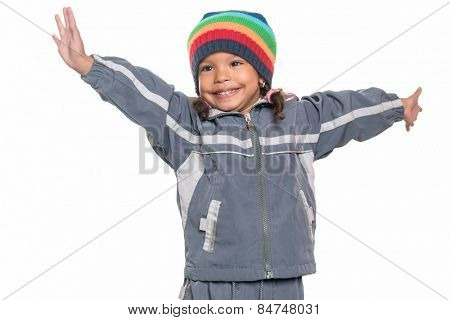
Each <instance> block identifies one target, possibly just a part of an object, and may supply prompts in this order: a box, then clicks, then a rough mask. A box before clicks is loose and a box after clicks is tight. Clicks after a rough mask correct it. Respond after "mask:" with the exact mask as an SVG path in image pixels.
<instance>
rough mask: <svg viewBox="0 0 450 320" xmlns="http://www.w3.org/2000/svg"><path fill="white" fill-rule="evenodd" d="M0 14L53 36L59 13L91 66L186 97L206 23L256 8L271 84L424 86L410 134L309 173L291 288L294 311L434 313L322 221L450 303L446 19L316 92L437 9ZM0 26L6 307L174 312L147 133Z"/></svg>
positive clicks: (33, 8) (180, 5) (0, 283)
mask: <svg viewBox="0 0 450 320" xmlns="http://www.w3.org/2000/svg"><path fill="white" fill-rule="evenodd" d="M6 4H8V5H9V6H11V7H12V8H14V9H15V10H17V11H18V12H19V13H20V14H22V15H24V16H25V17H27V18H28V19H30V20H31V21H33V22H34V23H35V24H36V25H38V26H39V27H41V28H42V29H44V30H45V31H47V32H49V33H57V28H56V23H55V20H54V14H56V13H58V14H60V16H61V17H62V7H63V6H69V5H70V6H71V7H72V9H73V11H74V13H75V17H76V19H77V24H78V27H79V29H80V32H81V36H82V38H83V41H84V44H85V49H86V52H87V53H88V54H92V53H96V54H99V55H102V56H118V57H122V58H126V59H127V60H129V61H130V62H131V63H133V64H135V65H139V66H143V67H146V68H148V69H150V70H152V71H153V72H155V73H156V74H158V75H159V76H161V77H162V78H163V79H164V80H166V81H167V82H168V83H171V84H174V85H175V87H176V89H177V90H179V91H183V92H184V93H186V94H188V95H191V96H193V95H194V94H195V92H194V83H193V80H192V75H191V73H190V68H189V61H188V56H187V50H186V41H187V37H188V35H189V33H190V31H191V30H192V28H193V27H194V26H195V25H196V24H197V23H198V22H199V21H200V19H201V18H202V15H203V14H204V13H206V12H208V11H220V10H228V9H239V10H247V11H258V12H260V13H262V14H263V15H264V16H265V17H266V18H267V20H268V22H269V24H270V26H271V27H272V28H273V30H274V32H275V35H276V39H277V45H278V50H277V62H276V64H275V74H274V78H273V86H274V87H282V88H284V89H285V90H286V91H290V92H294V93H296V94H297V95H298V96H304V95H309V94H312V93H313V92H315V91H316V90H318V89H319V88H320V91H323V90H345V89H352V90H356V89H363V88H368V87H371V86H375V87H379V88H382V89H383V90H385V91H387V92H392V93H397V94H398V95H399V97H408V96H409V95H411V94H412V93H413V92H414V91H415V90H416V89H417V87H418V86H421V87H422V89H423V93H422V95H421V97H420V100H419V103H420V105H421V106H422V108H423V112H422V113H420V114H419V117H418V120H417V121H416V124H415V126H414V127H412V129H411V131H410V132H406V129H405V126H404V122H397V123H395V124H394V125H393V126H392V127H391V128H389V129H388V130H386V131H385V132H383V133H382V134H381V135H379V136H377V137H375V138H373V139H371V140H369V141H365V142H363V143H358V142H356V141H351V142H350V143H349V144H347V145H346V146H345V147H343V148H339V149H335V150H334V152H333V153H332V154H331V155H330V156H328V157H327V158H325V159H323V160H320V161H317V162H315V170H316V180H315V185H316V199H317V206H318V207H317V211H318V215H319V216H318V219H317V230H316V260H317V273H316V274H314V275H309V276H306V277H304V286H305V297H306V299H311V300H317V299H332V300H334V299H340V300H348V301H356V300H366V299H367V300H370V299H381V300H397V299H402V300H403V299H407V300H409V299H413V300H428V301H429V300H437V301H439V300H443V298H442V297H441V296H439V295H438V294H436V293H435V292H433V291H432V290H430V289H429V288H427V287H426V286H424V285H423V284H421V283H420V282H418V281H416V280H415V279H413V278H412V277H411V276H409V275H408V274H406V273H405V272H403V271H401V270H400V269H399V268H397V267H395V266H393V265H392V264H391V263H389V262H387V261H386V260H385V259H383V258H382V257H380V256H379V255H377V254H375V253H374V252H373V251H371V250H369V249H368V248H367V247H366V246H364V245H362V244H361V243H360V242H358V241H356V240H355V239H353V238H352V237H351V236H349V235H348V234H346V233H345V232H343V231H342V230H340V229H339V228H337V227H336V226H334V225H333V224H331V223H330V222H329V221H327V220H326V219H325V218H327V219H329V220H331V221H333V222H334V223H335V224H337V225H338V226H340V227H341V228H343V229H345V230H346V231H347V232H349V233H350V234H352V235H353V236H354V237H356V238H358V239H360V240H361V241H363V242H364V243H366V244H367V245H369V246H370V247H372V248H373V249H375V250H376V251H377V252H379V253H381V254H382V255H383V256H385V257H386V258H388V259H390V260H391V261H393V262H394V263H396V264H397V265H398V266H400V267H401V268H403V269H404V270H406V271H407V272H409V273H410V274H411V275H413V276H414V277H416V278H418V279H420V280H421V281H422V282H424V283H426V284H427V285H428V286H430V287H432V288H433V289H435V290H436V291H438V292H439V293H440V294H442V295H444V296H446V297H449V296H450V275H449V272H448V270H450V264H449V257H450V255H449V243H450V237H449V234H450V232H449V213H450V210H449V209H450V208H449V195H450V193H449V187H448V181H450V175H449V169H448V168H449V165H448V163H449V154H450V151H449V150H450V149H449V143H448V139H449V129H448V119H449V116H450V111H449V108H450V105H449V103H448V93H449V86H450V78H449V72H450V60H449V56H450V50H449V48H450V41H449V40H450V37H449V35H450V31H449V30H450V28H449V21H450V19H449V18H450V5H449V6H446V7H445V8H443V9H442V10H440V11H439V12H437V13H436V14H434V15H432V16H431V17H429V18H428V19H426V20H425V21H423V22H421V23H419V24H418V25H416V26H415V27H414V28H412V29H410V30H409V31H408V32H406V33H405V34H403V35H402V36H400V37H398V38H397V39H395V40H393V41H392V42H391V43H389V44H387V45H386V46H385V47H383V48H381V49H380V50H379V51H377V52H375V53H374V54H373V55H372V56H370V57H369V58H367V59H366V60H364V61H363V62H361V63H360V64H359V65H357V66H355V67H354V68H352V69H351V70H349V71H348V72H347V73H345V74H344V75H342V76H341V77H339V78H338V79H336V80H335V81H333V82H332V83H330V84H328V85H327V86H326V87H324V88H321V86H322V85H324V84H325V83H327V82H328V81H329V80H331V79H333V78H334V77H335V76H337V75H339V74H341V73H342V72H343V71H345V70H346V69H348V68H349V67H351V66H353V65H354V64H355V63H357V62H358V61H360V60H361V59H363V58H364V57H366V56H368V55H369V54H371V53H372V52H374V51H375V50H377V49H379V48H380V47H382V46H383V45H385V44H386V43H388V42H389V41H390V40H392V39H394V38H395V37H396V36H398V35H399V34H401V33H402V32H404V31H405V30H407V29H408V28H410V27H411V26H413V25H414V24H416V23H418V22H419V21H420V20H421V19H423V18H425V17H426V16H427V15H429V14H431V13H432V12H433V11H435V10H436V9H438V8H439V7H441V6H442V5H443V4H444V2H441V1H425V2H415V3H396V2H393V1H376V2H375V1H371V2H362V1H315V2H314V3H313V2H312V1H310V2H304V3H301V4H300V3H296V2H292V1H276V3H275V2H274V1H245V2H244V1H230V0H228V1H180V2H176V1H135V0H128V1H126V2H123V1H121V2H111V1H86V2H81V3H79V2H75V1H73V2H68V1H45V2H41V1H40V2H39V3H38V2H29V1H14V2H13V1H6ZM0 23H1V27H2V28H1V29H2V33H1V41H2V49H1V61H2V71H1V73H0V81H1V83H0V84H1V88H2V90H1V96H0V99H1V100H0V101H1V102H0V108H1V115H0V147H1V158H0V177H1V178H0V295H1V298H5V297H8V300H19V299H130V300H132V299H145V300H146V301H151V300H158V299H166V300H167V299H176V297H177V295H178V292H179V289H180V287H181V284H182V281H183V268H184V242H183V236H182V226H181V218H180V214H179V212H178V209H177V205H176V186H174V185H175V183H176V179H175V176H174V174H173V173H171V172H170V170H169V168H168V167H167V165H165V164H164V162H163V161H162V160H159V158H157V157H156V156H155V155H154V153H153V152H147V154H146V156H147V165H149V164H150V165H152V164H153V165H154V163H155V162H156V163H157V165H158V170H157V172H155V173H152V174H140V173H139V135H140V134H142V131H141V130H140V128H139V127H138V126H137V125H135V124H134V123H132V122H131V121H130V120H128V119H127V118H126V117H125V116H124V115H123V114H122V113H121V112H120V111H119V110H117V109H116V108H115V107H114V106H112V105H110V104H107V103H105V102H103V101H102V100H101V99H100V97H99V95H98V94H97V93H96V92H95V91H94V90H93V89H92V88H91V87H90V86H89V85H87V84H86V83H84V82H83V81H82V80H81V79H80V76H79V75H78V74H77V73H76V72H75V71H73V70H71V69H70V68H68V67H67V66H66V65H65V64H64V62H63V60H62V59H61V58H60V56H59V54H58V52H57V47H56V45H55V43H54V42H53V40H52V39H51V37H50V35H49V34H46V33H45V32H43V31H42V30H40V29H39V28H38V27H36V26H35V25H33V24H31V23H30V22H28V21H26V20H25V19H23V18H22V17H20V16H19V15H17V14H16V13H14V12H13V11H11V10H10V9H8V8H7V7H5V6H4V5H0ZM146 143H147V142H146ZM147 146H148V145H147ZM170 187H172V188H171V189H170V190H169V191H168V192H166V193H164V194H163V195H162V196H160V197H159V198H157V199H156V200H154V201H153V202H151V203H149V204H147V203H148V202H149V201H150V200H151V199H153V198H155V197H156V196H158V195H159V194H160V193H161V192H162V191H164V190H166V189H168V188H170ZM145 204H147V205H145ZM143 205H145V206H144V207H142V206H143ZM141 207H142V208H141ZM139 208H141V209H140V210H139V211H137V212H135V213H134V214H132V215H131V216H129V215H130V214H131V213H133V212H134V211H135V210H137V209H139ZM127 216H129V217H128V218H127V219H126V220H124V221H122V222H121V223H119V224H117V222H119V221H120V220H122V219H123V218H125V217H127ZM111 226H114V227H113V228H111V229H109V230H108V231H107V232H104V231H106V230H107V229H108V228H110V227H111ZM99 235H100V236H99ZM97 236H99V237H97ZM96 237H97V238H96ZM94 238H96V239H95V240H94V241H91V240H92V239H94ZM88 242H89V244H87V245H85V244H86V243H88ZM83 245H85V246H84V247H82V246H83ZM80 247H82V248H81V249H80V250H77V249H79V248H80ZM73 252H75V253H73ZM71 253H73V254H72V255H70V254H71ZM69 255H70V256H69ZM66 257H67V258H66ZM64 258H66V259H65V260H63V261H62V262H60V261H61V260H62V259H64ZM58 262H60V263H58ZM56 263H58V264H57V265H55V264H56ZM52 266H54V267H53V268H51V269H50V270H48V268H50V267H52ZM46 270H47V272H45V271H46ZM43 272H45V273H44V274H42V275H41V276H39V275H40V274H41V273H43ZM37 276H39V277H38V278H35V277H37ZM33 279H34V280H33ZM30 280H33V281H31V282H30V283H28V282H29V281H30ZM27 283H28V284H27ZM25 284H27V285H26V286H24V287H22V286H23V285H25ZM21 287H22V288H21ZM19 288H21V289H20V290H18V291H15V290H17V289H19ZM13 292H15V293H14V294H12V293H13ZM11 294H12V295H11Z"/></svg>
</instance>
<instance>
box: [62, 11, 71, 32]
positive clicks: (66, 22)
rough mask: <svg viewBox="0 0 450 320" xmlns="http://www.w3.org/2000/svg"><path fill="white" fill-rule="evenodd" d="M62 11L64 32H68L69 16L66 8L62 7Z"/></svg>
mask: <svg viewBox="0 0 450 320" xmlns="http://www.w3.org/2000/svg"><path fill="white" fill-rule="evenodd" d="M63 12H64V22H65V24H66V32H70V29H69V16H68V13H67V8H64V9H63Z"/></svg>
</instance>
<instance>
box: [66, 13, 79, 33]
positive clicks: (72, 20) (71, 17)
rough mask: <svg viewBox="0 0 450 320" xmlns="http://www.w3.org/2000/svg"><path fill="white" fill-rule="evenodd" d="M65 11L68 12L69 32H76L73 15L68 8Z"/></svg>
mask: <svg viewBox="0 0 450 320" xmlns="http://www.w3.org/2000/svg"><path fill="white" fill-rule="evenodd" d="M67 11H68V19H69V27H70V30H71V31H72V32H76V31H77V24H76V22H75V17H74V15H73V11H72V8H71V7H69V8H68V10H67Z"/></svg>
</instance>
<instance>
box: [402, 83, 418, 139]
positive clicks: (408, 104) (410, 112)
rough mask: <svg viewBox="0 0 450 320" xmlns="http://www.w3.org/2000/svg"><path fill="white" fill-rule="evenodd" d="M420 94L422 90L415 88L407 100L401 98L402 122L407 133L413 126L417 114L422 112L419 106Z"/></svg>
mask: <svg viewBox="0 0 450 320" xmlns="http://www.w3.org/2000/svg"><path fill="white" fill-rule="evenodd" d="M421 93H422V88H421V87H419V88H417V90H416V92H414V93H413V94H412V95H411V96H410V97H408V98H402V99H401V100H402V104H403V106H404V109H405V110H404V113H403V114H404V120H405V127H406V131H408V132H409V130H410V127H413V126H414V121H416V119H417V115H418V114H419V112H422V107H421V106H419V96H420V94H421Z"/></svg>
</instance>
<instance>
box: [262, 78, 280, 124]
mask: <svg viewBox="0 0 450 320" xmlns="http://www.w3.org/2000/svg"><path fill="white" fill-rule="evenodd" d="M260 90H261V97H265V96H266V95H267V92H269V90H270V86H269V84H268V83H267V82H266V83H265V84H264V87H262V88H260ZM284 101H285V100H284V94H283V90H282V89H280V90H279V91H278V90H277V91H275V92H273V93H272V94H271V95H270V102H271V103H272V106H273V118H274V119H275V120H283V119H284V118H285V116H284V113H283V109H284Z"/></svg>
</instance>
